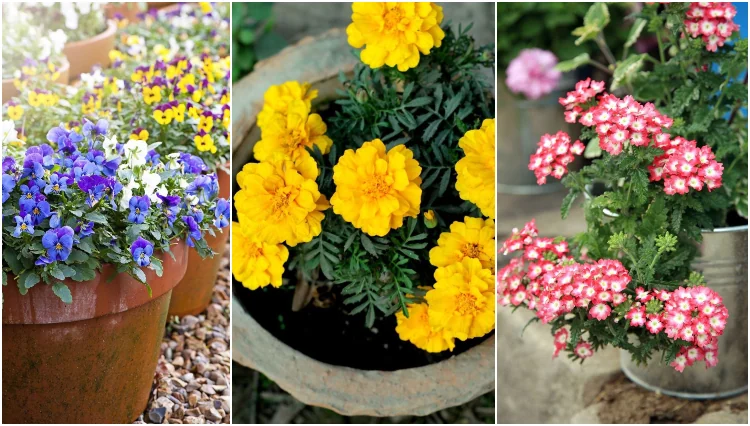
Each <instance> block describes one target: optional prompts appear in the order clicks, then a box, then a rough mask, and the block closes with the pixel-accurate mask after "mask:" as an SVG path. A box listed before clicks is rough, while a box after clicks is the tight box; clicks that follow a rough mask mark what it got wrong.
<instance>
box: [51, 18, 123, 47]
mask: <svg viewBox="0 0 750 426" xmlns="http://www.w3.org/2000/svg"><path fill="white" fill-rule="evenodd" d="M116 32H117V24H116V23H115V21H114V20H113V19H107V28H105V29H104V31H102V32H100V33H99V34H97V35H95V36H93V37H89V38H85V39H83V40H78V41H73V42H70V43H65V46H64V47H63V52H64V51H65V50H68V49H75V48H79V47H84V46H87V45H89V44H91V43H95V42H97V41H100V40H105V39H108V38H110V37H114V35H115V33H116Z"/></svg>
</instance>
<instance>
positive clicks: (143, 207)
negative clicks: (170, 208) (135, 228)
mask: <svg viewBox="0 0 750 426" xmlns="http://www.w3.org/2000/svg"><path fill="white" fill-rule="evenodd" d="M128 205H129V206H130V214H128V221H129V222H132V223H139V224H140V223H143V222H145V221H146V216H148V209H149V207H151V200H150V199H149V198H148V196H147V195H143V196H140V197H139V196H137V195H134V196H133V197H131V198H130V202H129V203H128Z"/></svg>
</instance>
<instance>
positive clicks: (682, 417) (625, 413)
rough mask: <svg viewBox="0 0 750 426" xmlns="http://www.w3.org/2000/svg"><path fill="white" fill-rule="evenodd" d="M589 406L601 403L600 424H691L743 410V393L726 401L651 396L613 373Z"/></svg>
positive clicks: (620, 374) (745, 403)
mask: <svg viewBox="0 0 750 426" xmlns="http://www.w3.org/2000/svg"><path fill="white" fill-rule="evenodd" d="M592 403H593V404H596V403H601V404H602V405H601V406H600V408H599V420H600V422H601V423H604V424H607V423H641V424H643V423H694V422H695V421H696V420H698V419H699V418H700V417H702V416H703V415H705V414H708V413H712V412H717V411H730V412H734V413H738V412H741V411H747V394H744V395H742V396H740V397H736V398H730V399H727V400H714V401H693V400H686V399H680V398H673V397H670V396H666V395H659V394H655V393H653V392H651V391H648V390H646V389H643V388H641V387H639V386H637V385H636V384H634V383H633V382H631V381H630V380H628V378H627V377H625V375H624V374H622V373H619V374H616V375H614V376H613V377H612V379H610V380H609V381H607V382H606V383H604V385H603V386H602V387H601V390H600V392H599V394H598V395H597V396H596V397H595V398H594V401H593V402H592Z"/></svg>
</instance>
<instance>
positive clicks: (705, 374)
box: [620, 225, 748, 399]
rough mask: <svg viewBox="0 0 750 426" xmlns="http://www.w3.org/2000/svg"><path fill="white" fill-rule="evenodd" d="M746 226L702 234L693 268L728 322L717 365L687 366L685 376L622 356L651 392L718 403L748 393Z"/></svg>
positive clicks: (633, 375) (624, 366)
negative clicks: (717, 299)
mask: <svg viewBox="0 0 750 426" xmlns="http://www.w3.org/2000/svg"><path fill="white" fill-rule="evenodd" d="M747 232H748V227H747V225H744V226H735V227H728V228H718V229H715V230H714V231H710V232H709V231H706V232H704V233H703V242H702V243H701V244H700V255H699V257H698V258H697V259H696V260H695V262H694V263H693V266H695V268H696V269H697V270H699V271H701V272H703V274H704V275H705V277H706V283H707V284H708V286H709V287H711V288H712V289H714V290H715V291H717V292H718V293H719V294H720V295H721V297H722V299H724V304H725V305H726V307H727V309H729V321H728V322H727V326H726V328H725V329H724V334H723V335H722V336H721V337H720V338H719V364H718V365H717V366H716V367H713V368H708V369H706V368H703V366H702V364H698V365H694V366H692V367H687V368H686V369H685V371H684V372H683V373H679V372H677V371H675V370H674V369H673V368H672V367H670V366H668V365H663V364H661V363H659V362H658V360H654V362H652V363H651V364H649V365H648V366H637V365H636V364H635V363H633V362H632V361H631V360H630V355H629V354H628V353H626V352H624V351H623V352H621V357H620V360H621V365H622V370H623V372H625V374H626V375H627V376H628V378H630V379H631V380H632V381H633V382H635V383H636V384H638V385H640V386H642V387H644V388H646V389H649V390H651V391H654V392H659V393H663V394H666V395H671V396H676V397H680V398H688V399H718V398H727V397H730V396H734V395H738V394H741V393H744V392H746V391H747V282H748V281H747V280H748V278H747Z"/></svg>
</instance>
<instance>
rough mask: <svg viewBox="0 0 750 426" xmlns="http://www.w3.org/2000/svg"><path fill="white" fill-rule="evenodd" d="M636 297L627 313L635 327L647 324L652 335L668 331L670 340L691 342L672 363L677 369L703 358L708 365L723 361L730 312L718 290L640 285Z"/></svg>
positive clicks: (627, 317)
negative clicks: (722, 342) (720, 349)
mask: <svg viewBox="0 0 750 426" xmlns="http://www.w3.org/2000/svg"><path fill="white" fill-rule="evenodd" d="M635 300H636V301H635V303H634V304H633V306H632V307H631V308H630V310H629V311H628V313H627V314H626V315H625V318H626V319H628V320H629V321H630V326H631V327H646V329H647V330H648V331H649V332H650V333H651V334H659V333H660V332H662V331H664V332H665V333H666V334H667V336H668V337H669V338H670V339H673V340H684V341H686V342H690V343H691V345H690V346H683V347H682V348H681V349H680V352H678V353H677V356H676V357H675V359H674V360H673V361H672V362H671V363H670V365H671V366H672V367H674V368H675V370H677V371H683V370H684V369H685V367H686V366H688V367H689V366H691V365H693V363H695V362H696V361H701V360H702V361H705V363H706V368H708V367H714V366H715V365H716V364H717V363H718V362H719V357H718V338H719V336H721V335H722V334H723V333H724V327H726V324H727V317H728V316H729V311H728V310H727V308H726V306H724V303H723V301H722V299H721V296H720V295H719V294H718V293H716V292H715V291H714V290H712V289H710V288H708V287H703V286H699V287H680V288H678V289H677V290H675V291H674V292H669V291H666V290H651V291H648V290H645V289H643V288H642V287H638V288H637V289H636V297H635ZM651 301H656V302H651ZM649 302H651V303H649ZM649 312H655V313H649Z"/></svg>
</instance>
